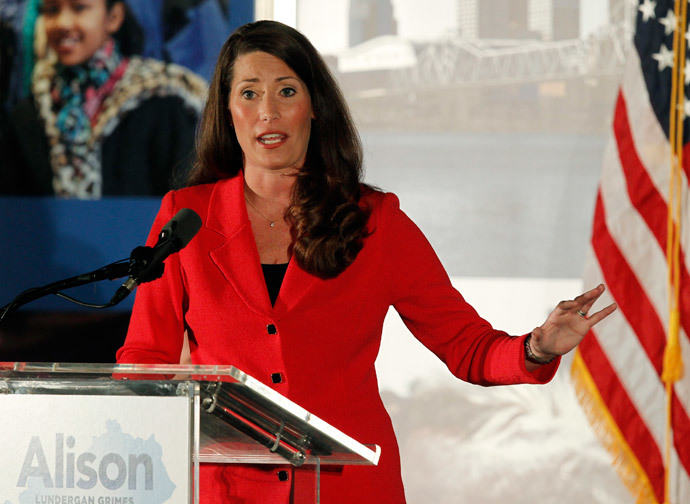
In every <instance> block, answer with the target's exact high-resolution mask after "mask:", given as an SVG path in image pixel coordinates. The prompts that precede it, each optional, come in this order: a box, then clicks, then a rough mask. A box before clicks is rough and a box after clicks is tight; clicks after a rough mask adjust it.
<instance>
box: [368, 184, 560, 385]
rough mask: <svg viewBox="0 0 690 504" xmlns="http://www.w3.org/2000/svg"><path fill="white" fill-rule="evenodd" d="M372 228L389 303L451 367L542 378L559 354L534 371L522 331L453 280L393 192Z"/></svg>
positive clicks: (482, 375)
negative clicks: (500, 322) (483, 310)
mask: <svg viewBox="0 0 690 504" xmlns="http://www.w3.org/2000/svg"><path fill="white" fill-rule="evenodd" d="M374 233H380V234H381V236H379V240H380V242H379V243H383V247H385V250H386V252H385V257H384V259H383V261H382V264H384V265H386V266H385V268H386V271H387V281H386V283H387V285H388V286H389V289H390V292H389V295H390V297H391V299H392V303H391V304H392V305H393V307H394V308H395V309H396V310H397V312H398V313H399V314H400V317H401V318H402V320H403V322H404V323H405V325H406V326H407V327H408V329H409V330H410V331H411V332H412V334H413V335H414V336H415V337H416V338H417V339H418V340H419V341H421V342H422V343H423V344H424V345H425V346H426V347H427V348H429V349H430V350H431V351H432V352H433V353H434V354H436V355H437V356H438V357H439V358H440V359H441V360H443V361H444V362H445V364H446V365H447V366H448V368H449V369H450V371H451V372H452V373H453V374H454V375H455V376H457V377H458V378H461V379H463V380H465V381H468V382H470V383H475V384H479V385H502V384H514V383H546V382H548V381H549V380H551V378H553V376H554V374H555V372H556V370H557V369H558V363H559V359H555V360H554V361H553V362H552V363H551V364H548V365H545V366H540V367H539V369H537V370H536V371H534V372H530V371H528V370H527V366H526V365H525V354H524V340H525V338H526V335H523V336H510V335H508V334H507V333H505V332H503V331H498V330H495V329H494V328H493V327H492V326H491V324H490V323H489V322H487V321H486V320H484V319H483V318H482V317H480V316H479V314H478V313H477V311H476V310H475V309H474V308H473V307H472V306H470V304H469V303H467V302H466V301H465V299H464V298H463V297H462V295H461V294H460V293H459V292H458V291H457V290H456V289H455V288H454V287H453V286H452V285H451V282H450V278H449V277H448V274H447V273H446V271H445V269H444V268H443V266H442V265H441V262H440V260H439V259H438V257H437V255H436V253H435V252H434V250H433V248H432V247H431V245H430V244H429V242H428V241H427V239H426V237H425V236H424V235H423V234H422V232H421V231H420V229H419V228H418V227H417V226H416V225H415V224H414V223H413V222H412V220H410V218H409V217H408V216H407V215H406V214H405V213H404V212H403V211H402V210H401V209H400V206H399V202H398V199H397V197H396V196H394V195H392V194H390V193H388V194H386V195H385V196H384V197H383V202H382V204H381V208H380V214H379V217H378V219H377V222H376V223H375V230H374Z"/></svg>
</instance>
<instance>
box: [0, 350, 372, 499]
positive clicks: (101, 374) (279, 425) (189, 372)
mask: <svg viewBox="0 0 690 504" xmlns="http://www.w3.org/2000/svg"><path fill="white" fill-rule="evenodd" d="M0 408H1V411H2V415H1V416H0V418H2V420H0V446H2V447H3V450H2V451H1V452H2V454H0V466H2V467H3V472H4V473H5V474H7V475H9V478H5V479H9V480H10V481H9V482H7V483H0V494H1V495H3V498H4V499H6V500H4V501H3V502H6V503H11V504H20V502H62V501H60V500H58V499H69V498H71V499H72V501H73V502H88V501H90V499H93V501H95V502H122V503H127V502H136V503H138V504H144V503H148V502H170V503H178V502H179V503H184V504H187V503H194V504H198V502H199V483H198V482H199V464H200V463H209V462H211V463H227V464H277V465H281V464H282V465H286V464H291V465H293V466H300V465H303V464H313V465H314V466H315V469H316V474H317V483H316V488H315V489H314V496H315V499H314V500H315V502H319V500H320V497H319V471H320V467H321V466H322V465H339V466H343V465H351V464H359V465H376V464H377V463H378V459H379V456H380V448H379V447H378V446H376V445H364V444H361V443H360V442H358V441H356V440H354V439H353V438H351V437H349V436H348V435H347V434H345V433H343V432H341V431H339V430H338V429H336V428H334V427H333V426H331V425H329V424H328V423H326V422H324V421H323V420H321V419H320V418H318V417H316V416H314V415H312V414H311V413H310V412H308V411H306V410H304V409H303V408H301V407H300V406H299V405H297V404H295V403H294V402H292V401H290V400H289V399H287V398H286V397H284V396H282V395H280V394H279V393H277V392H276V391H274V390H273V389H271V388H270V387H268V386H266V385H264V384H263V383H261V382H259V381H258V380H256V379H254V378H252V377H251V376H249V375H247V374H246V373H243V372H242V371H240V370H239V369H236V368H235V367H232V366H194V365H138V364H119V365H104V364H58V363H11V362H4V363H2V362H0ZM368 441H369V440H368ZM3 485H5V486H3ZM108 498H110V500H109V501H108V500H107V499H108ZM50 499H53V501H51V500H50ZM99 499H100V500H99ZM118 499H119V500H118Z"/></svg>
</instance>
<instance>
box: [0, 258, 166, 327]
mask: <svg viewBox="0 0 690 504" xmlns="http://www.w3.org/2000/svg"><path fill="white" fill-rule="evenodd" d="M151 254H152V249H151V247H137V248H135V249H134V250H133V251H132V254H131V255H130V258H129V261H128V262H125V261H124V260H120V261H117V262H114V263H112V264H109V265H107V266H103V267H102V268H99V269H97V270H94V271H91V272H89V273H82V274H80V275H77V276H73V277H70V278H66V279H64V280H59V281H57V282H53V283H50V284H48V285H44V286H42V287H33V288H31V289H27V290H25V291H23V292H21V293H19V295H17V297H15V298H14V299H13V300H12V301H11V302H10V303H9V304H7V305H5V306H3V307H2V308H0V322H2V321H3V320H4V319H5V317H6V316H7V315H8V314H9V313H11V312H13V311H15V310H17V309H18V308H19V307H21V306H24V305H25V304H27V303H30V302H32V301H35V300H36V299H39V298H42V297H44V296H47V295H49V294H55V295H57V296H59V297H62V298H64V299H67V300H69V301H72V302H75V303H77V304H80V305H82V306H88V307H90V308H109V307H111V306H115V305H116V304H118V303H119V302H120V301H122V300H123V299H124V298H125V296H122V295H120V296H113V298H112V299H111V300H110V301H109V302H108V303H105V304H101V305H96V304H90V303H84V302H81V301H78V300H76V299H74V298H72V297H70V296H67V295H66V294H63V293H62V292H60V291H62V290H64V289H71V288H73V287H79V286H80V285H86V284H89V283H93V282H98V281H101V280H115V279H116V278H122V277H125V276H136V275H138V274H139V273H140V272H141V271H143V270H144V268H146V266H148V265H149V261H150V258H151ZM162 275H163V263H161V264H160V268H156V269H155V271H153V272H152V273H151V274H149V275H147V276H146V278H145V279H142V280H141V281H140V282H143V281H151V280H154V279H156V278H159V277H160V276H162ZM128 293H129V292H128Z"/></svg>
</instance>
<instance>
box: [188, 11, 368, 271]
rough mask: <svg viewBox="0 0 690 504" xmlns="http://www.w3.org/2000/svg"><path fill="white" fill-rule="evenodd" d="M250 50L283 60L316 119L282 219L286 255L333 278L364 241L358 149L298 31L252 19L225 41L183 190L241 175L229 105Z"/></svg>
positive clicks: (325, 74) (338, 97)
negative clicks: (288, 239) (288, 235)
mask: <svg viewBox="0 0 690 504" xmlns="http://www.w3.org/2000/svg"><path fill="white" fill-rule="evenodd" d="M255 51H262V52H265V53H268V54H271V55H273V56H275V57H277V58H279V59H281V60H282V61H283V62H284V63H285V64H286V65H287V66H289V67H290V68H291V69H292V70H293V71H294V72H295V73H296V74H297V75H298V76H299V78H300V79H301V80H302V81H303V82H304V83H305V85H306V86H307V89H308V90H309V95H310V97H311V102H312V110H313V112H314V116H315V118H316V119H314V120H313V121H312V127H311V136H310V138H309V145H308V147H307V156H306V160H305V163H304V166H303V167H302V169H301V170H300V172H299V173H298V174H297V180H296V181H295V186H294V189H293V194H292V204H291V205H290V207H289V208H288V209H287V211H286V217H287V218H288V220H289V221H290V223H291V224H292V234H293V245H292V253H293V255H294V256H295V259H296V260H297V261H298V262H299V264H300V265H301V266H302V267H303V268H304V269H305V270H307V271H309V272H311V273H313V274H315V275H317V276H320V277H323V278H332V277H335V276H337V275H339V274H340V273H341V272H342V271H343V270H345V268H347V267H348V266H349V265H350V264H351V263H352V262H353V261H354V260H355V258H356V257H357V254H358V253H359V251H360V250H361V249H362V246H363V239H364V238H365V237H366V235H367V231H366V224H367V220H368V217H369V213H368V210H367V209H363V208H361V206H360V204H359V201H360V184H361V178H362V145H361V142H360V139H359V135H358V134H357V131H356V129H355V126H354V123H353V121H352V118H351V116H350V112H349V110H348V107H347V105H346V104H345V99H344V98H343V96H342V93H341V92H340V88H339V87H338V85H337V83H336V81H335V79H334V78H333V76H332V75H331V73H330V71H329V70H328V67H327V66H326V63H325V62H324V61H323V59H322V58H321V56H320V55H319V53H318V52H317V51H316V49H315V48H314V46H313V45H312V44H311V42H309V40H307V38H306V37H305V36H304V35H302V34H301V33H300V32H299V31H297V30H295V29H293V28H291V27H289V26H287V25H284V24H282V23H278V22H276V21H256V22H254V23H249V24H246V25H244V26H241V27H240V28H238V29H237V30H236V31H235V32H234V33H233V34H232V35H231V36H230V38H228V40H227V41H226V42H225V44H224V45H223V47H222V49H221V51H220V55H219V57H218V62H217V63H216V69H215V72H214V74H213V78H212V80H211V85H210V88H209V94H208V100H207V102H206V107H205V109H204V114H203V117H202V120H201V125H200V130H199V136H198V139H197V159H196V163H195V165H194V167H193V169H192V171H191V172H190V175H189V177H188V181H187V185H196V184H202V183H209V182H215V181H217V180H220V179H222V178H228V177H234V176H236V175H237V174H238V173H239V171H240V170H241V169H242V165H243V162H242V149H241V148H240V145H239V143H238V141H237V137H236V136H235V132H234V130H233V129H232V127H231V125H230V120H229V115H228V114H229V112H228V99H229V95H230V86H231V83H232V78H233V67H234V63H235V61H236V60H237V58H238V57H239V56H240V55H243V54H247V53H250V52H255Z"/></svg>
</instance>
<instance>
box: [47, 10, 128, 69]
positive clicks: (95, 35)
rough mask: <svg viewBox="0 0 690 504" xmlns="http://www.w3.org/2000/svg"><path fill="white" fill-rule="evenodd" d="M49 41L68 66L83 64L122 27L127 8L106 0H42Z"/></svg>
mask: <svg viewBox="0 0 690 504" xmlns="http://www.w3.org/2000/svg"><path fill="white" fill-rule="evenodd" d="M42 13H43V18H44V20H45V28H46V36H47V39H48V45H49V46H50V47H51V48H52V49H53V50H54V51H55V52H56V53H57V56H58V59H59V61H60V63H62V64H63V65H65V66H72V65H80V64H82V63H84V62H86V61H88V60H89V59H90V58H91V56H93V54H94V53H95V52H96V51H97V50H98V49H99V48H100V47H101V46H102V45H103V44H104V43H105V41H106V40H107V39H108V37H110V36H111V35H112V34H114V33H115V32H116V31H117V30H119V29H120V25H121V24H122V21H123V19H124V8H123V5H122V3H120V2H118V3H116V4H115V5H113V7H112V8H111V9H110V11H108V8H107V7H106V0H43V8H42Z"/></svg>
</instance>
